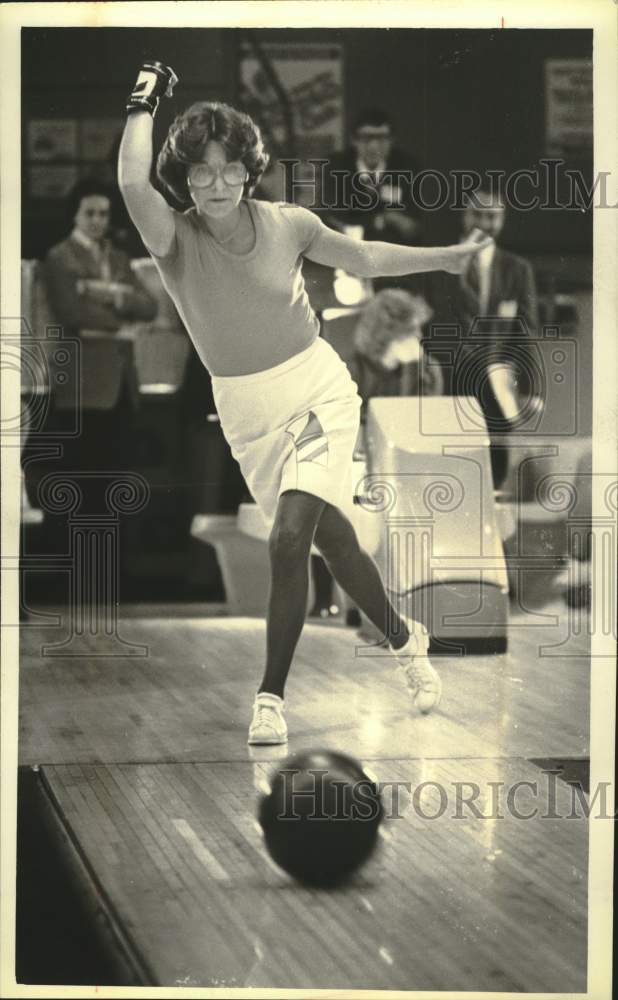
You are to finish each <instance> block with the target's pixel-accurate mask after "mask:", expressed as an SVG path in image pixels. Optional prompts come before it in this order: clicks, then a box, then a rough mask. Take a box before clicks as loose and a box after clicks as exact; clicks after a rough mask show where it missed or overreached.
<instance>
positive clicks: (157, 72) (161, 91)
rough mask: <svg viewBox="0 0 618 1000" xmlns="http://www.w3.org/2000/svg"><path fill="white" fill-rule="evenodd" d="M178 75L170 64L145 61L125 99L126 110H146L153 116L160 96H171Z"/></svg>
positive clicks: (130, 111) (129, 111) (131, 111)
mask: <svg viewBox="0 0 618 1000" xmlns="http://www.w3.org/2000/svg"><path fill="white" fill-rule="evenodd" d="M177 83H178V77H177V76H176V74H175V73H174V70H173V69H171V67H170V66H164V65H163V63H160V62H145V63H143V65H142V68H141V69H140V71H139V74H138V77H137V80H136V82H135V86H134V87H133V90H132V91H131V95H130V97H129V100H128V101H127V112H128V113H129V114H131V113H133V112H135V111H148V113H149V114H151V115H152V117H153V118H154V116H155V114H156V111H157V108H158V107H159V101H160V100H161V98H162V97H171V96H172V92H173V90H174V87H175V85H176V84H177Z"/></svg>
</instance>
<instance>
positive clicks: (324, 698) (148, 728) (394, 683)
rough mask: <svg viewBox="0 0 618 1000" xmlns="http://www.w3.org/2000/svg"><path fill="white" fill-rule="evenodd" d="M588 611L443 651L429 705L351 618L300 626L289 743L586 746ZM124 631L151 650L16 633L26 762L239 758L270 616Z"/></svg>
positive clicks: (578, 751) (395, 751)
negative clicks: (105, 649) (487, 650)
mask: <svg viewBox="0 0 618 1000" xmlns="http://www.w3.org/2000/svg"><path fill="white" fill-rule="evenodd" d="M582 621H583V622H584V626H583V627H582V628H580V629H579V635H577V636H575V638H574V639H571V638H569V637H568V636H567V631H568V625H567V621H566V615H565V612H564V609H563V608H560V606H558V608H557V609H556V612H555V614H554V613H552V614H549V613H546V614H544V615H542V616H534V618H533V623H532V625H528V624H527V619H524V618H520V619H517V617H515V618H514V620H513V622H512V623H511V627H510V645H509V651H508V652H507V653H505V654H503V655H499V656H468V657H440V658H439V659H437V660H436V665H437V666H438V669H439V670H440V673H441V675H442V679H443V685H444V693H443V699H442V703H441V705H440V707H439V709H438V710H437V711H435V712H433V713H432V714H431V715H428V716H419V715H418V714H417V713H415V712H414V710H413V709H411V706H410V703H409V701H408V698H407V694H406V692H405V689H404V688H403V687H402V685H401V683H400V681H399V680H398V678H397V677H396V675H395V673H394V671H393V669H392V664H391V657H390V656H389V655H388V654H385V653H384V651H381V650H376V649H375V648H374V649H369V650H368V649H367V647H366V646H364V645H363V644H362V643H361V642H360V640H359V639H358V638H357V637H356V635H355V633H354V632H353V631H352V630H350V629H345V628H342V627H325V626H322V625H317V624H311V623H309V624H307V625H306V626H305V629H304V631H303V634H302V636H301V640H300V643H299V645H298V648H297V652H296V659H295V664H294V666H293V669H292V673H291V676H290V681H289V685H288V689H287V718H288V724H289V728H290V750H296V749H298V748H302V747H305V746H308V745H319V746H324V747H329V748H332V749H338V750H343V751H348V752H352V753H354V754H355V755H361V756H362V755H369V756H371V757H381V756H382V757H398V756H412V757H452V756H466V757H484V756H488V757H497V756H507V757H509V756H523V757H552V756H564V757H586V756H588V748H589V740H588V723H589V696H590V687H589V674H590V664H589V658H588V656H587V648H588V646H587V636H586V629H585V618H584V617H583V618H582ZM120 632H121V635H122V636H123V638H125V639H126V640H127V641H130V642H133V643H138V644H140V643H141V644H143V645H144V646H146V647H147V650H148V655H147V656H146V657H144V658H130V657H126V658H125V657H109V658H106V657H100V658H98V657H91V655H90V654H91V653H96V652H97V651H98V648H97V641H96V639H95V638H93V637H92V636H91V637H88V636H87V635H85V636H84V637H83V639H82V640H81V641H82V643H83V653H84V655H83V657H77V658H72V659H68V658H64V659H63V658H58V657H51V656H43V655H42V653H41V649H42V646H43V645H44V644H45V643H54V642H58V641H60V640H61V639H62V638H63V634H62V630H61V629H56V628H50V627H45V628H24V629H23V631H22V656H21V664H20V744H19V754H20V762H21V763H24V764H39V763H46V762H49V763H54V764H61V763H113V762H118V763H119V762H140V761H143V762H157V761H176V762H178V761H208V760H214V761H222V760H238V761H242V760H246V759H247V747H246V743H245V740H246V730H247V726H248V722H249V717H250V712H251V703H252V699H253V696H254V692H255V688H256V686H257V682H258V678H259V676H260V673H261V668H262V663H263V655H264V647H265V626H264V622H263V621H260V620H259V619H253V618H208V617H203V618H193V619H176V620H173V619H172V620H170V619H166V620H156V619H152V618H142V619H136V618H127V619H124V620H121V623H120ZM565 636H567V639H568V641H567V642H566V643H565ZM561 643H562V645H560V644H561ZM565 649H566V651H567V653H568V655H563V651H564V650H565ZM548 651H549V652H548ZM552 651H553V652H552ZM556 651H557V652H556ZM368 652H369V653H370V654H371V655H367V654H368ZM254 756H257V758H258V759H260V757H261V758H264V757H266V758H268V757H272V751H268V752H266V753H264V751H256V752H255V754H254Z"/></svg>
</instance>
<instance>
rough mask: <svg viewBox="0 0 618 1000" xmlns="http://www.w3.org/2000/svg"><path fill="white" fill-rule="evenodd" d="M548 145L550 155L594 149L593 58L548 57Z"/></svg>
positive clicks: (546, 136)
mask: <svg viewBox="0 0 618 1000" xmlns="http://www.w3.org/2000/svg"><path fill="white" fill-rule="evenodd" d="M545 146H546V152H547V153H548V155H550V156H568V155H569V154H571V155H572V154H573V153H579V154H582V153H590V154H591V153H592V60H591V59H546V60H545Z"/></svg>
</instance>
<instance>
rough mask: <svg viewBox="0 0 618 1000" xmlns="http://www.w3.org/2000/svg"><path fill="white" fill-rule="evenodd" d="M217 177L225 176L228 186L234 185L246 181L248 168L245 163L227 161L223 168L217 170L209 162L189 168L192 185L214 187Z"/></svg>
mask: <svg viewBox="0 0 618 1000" xmlns="http://www.w3.org/2000/svg"><path fill="white" fill-rule="evenodd" d="M216 177H223V180H224V181H225V183H226V184H227V185H228V187H234V185H237V184H244V183H245V181H246V180H247V168H246V167H245V165H244V164H243V163H226V164H225V166H224V167H223V170H221V169H219V170H215V168H214V167H211V166H210V165H209V164H208V163H199V164H197V165H196V166H192V167H191V168H190V169H189V181H190V183H191V186H192V187H196V188H207V187H212V185H213V184H214V183H215V178H216Z"/></svg>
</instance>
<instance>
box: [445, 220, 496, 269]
mask: <svg viewBox="0 0 618 1000" xmlns="http://www.w3.org/2000/svg"><path fill="white" fill-rule="evenodd" d="M490 243H493V239H492V238H491V236H486V235H485V233H484V232H483V231H482V230H481V229H473V230H472V232H471V233H470V235H469V236H468V238H467V239H466V240H465V241H464V242H463V243H458V244H457V245H456V246H452V247H449V248H448V249H449V253H448V260H447V262H446V264H445V266H444V270H445V271H448V272H449V273H450V274H463V273H464V271H466V270H467V268H468V267H469V265H470V261H471V260H472V257H473V256H474V255H475V254H477V253H479V252H480V251H481V250H484V249H485V247H488V246H489V245H490Z"/></svg>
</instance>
